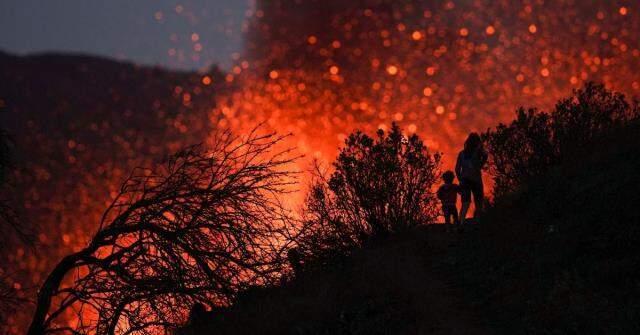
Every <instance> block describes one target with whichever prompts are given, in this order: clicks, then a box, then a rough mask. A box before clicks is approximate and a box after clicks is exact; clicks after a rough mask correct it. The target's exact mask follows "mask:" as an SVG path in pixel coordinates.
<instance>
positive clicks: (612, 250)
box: [179, 123, 640, 334]
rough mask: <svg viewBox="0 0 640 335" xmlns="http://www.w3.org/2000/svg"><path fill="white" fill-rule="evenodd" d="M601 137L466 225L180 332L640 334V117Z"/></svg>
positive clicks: (358, 256)
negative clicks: (582, 153) (582, 152)
mask: <svg viewBox="0 0 640 335" xmlns="http://www.w3.org/2000/svg"><path fill="white" fill-rule="evenodd" d="M597 143H598V144H597V145H594V146H593V147H591V148H589V150H587V153H588V154H587V155H586V156H584V157H579V158H578V159H576V160H574V161H573V163H571V164H565V165H563V166H559V167H557V168H556V169H554V170H552V172H551V173H550V174H549V175H547V176H545V177H544V178H541V179H540V180H538V182H537V183H536V184H535V186H534V187H531V188H529V189H526V190H521V192H519V193H517V194H514V195H512V196H511V197H510V198H505V199H503V200H502V202H500V203H497V204H494V205H493V206H492V207H491V208H490V209H489V211H488V213H487V214H486V216H485V217H484V218H483V220H482V221H481V222H480V224H478V225H476V226H468V227H466V229H465V231H464V233H463V234H458V233H448V232H446V231H445V230H444V229H443V227H442V226H429V227H421V228H420V229H418V230H416V231H414V232H412V233H410V234H406V235H402V236H394V237H391V238H390V239H389V240H387V241H384V242H382V243H380V244H376V245H371V246H368V247H365V248H364V249H363V250H358V251H356V252H354V254H353V255H352V256H350V257H347V258H345V259H343V260H335V261H334V262H333V263H331V264H332V265H331V266H330V267H329V268H327V269H321V270H314V271H309V272H307V273H304V274H303V275H301V276H300V277H299V278H297V279H295V280H293V281H291V282H287V283H285V284H284V285H282V286H280V287H274V288H264V289H255V290H250V291H247V292H246V293H244V294H243V295H241V296H240V297H239V298H238V300H237V302H236V303H235V304H234V305H233V306H231V307H229V308H222V309H216V310H214V311H210V312H207V313H206V314H205V315H194V316H193V318H192V320H191V323H190V324H189V325H187V327H186V328H184V329H182V330H180V331H179V333H180V334H249V333H251V334H274V333H283V334H483V333H500V334H532V333H533V334H574V333H581V334H592V333H594V334H602V333H616V334H622V333H624V334H633V333H638V332H639V331H640V322H639V321H638V320H640V312H639V311H640V303H639V302H640V289H639V288H640V279H638V278H640V243H639V242H640V225H639V224H640V213H639V212H638V211H637V210H635V208H636V203H637V199H638V197H637V190H638V187H639V186H640V174H639V173H638V171H640V156H639V155H638V154H637V148H638V147H639V146H640V125H638V124H637V123H633V124H630V125H628V126H627V127H626V128H625V129H623V130H621V131H617V132H615V133H613V134H609V135H607V136H605V137H603V138H600V139H599V140H598V141H597Z"/></svg>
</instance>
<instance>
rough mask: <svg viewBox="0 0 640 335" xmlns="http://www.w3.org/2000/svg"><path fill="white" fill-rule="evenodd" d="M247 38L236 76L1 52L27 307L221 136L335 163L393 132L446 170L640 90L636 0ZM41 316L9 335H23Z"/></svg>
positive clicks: (319, 21) (0, 99) (311, 19)
mask: <svg viewBox="0 0 640 335" xmlns="http://www.w3.org/2000/svg"><path fill="white" fill-rule="evenodd" d="M189 6H190V4H189V2H188V1H187V2H186V3H184V4H178V5H177V8H178V7H179V8H181V9H180V11H179V12H181V11H182V10H183V9H182V8H188V7H189ZM191 9H192V12H193V13H196V14H194V15H196V16H197V13H198V10H197V8H191ZM243 33H244V51H243V52H242V53H240V54H238V55H236V57H235V58H234V62H235V64H234V65H233V66H232V68H231V69H230V70H229V71H227V72H224V73H223V72H222V71H218V70H214V69H211V70H207V71H201V72H198V73H180V72H169V71H165V70H161V69H157V68H147V67H138V66H132V65H128V64H122V63H112V62H110V61H106V60H99V61H98V60H91V59H85V58H77V59H76V60H75V61H77V63H74V64H67V63H65V61H64V60H63V58H64V57H63V56H56V57H50V58H47V57H45V56H42V57H40V58H38V57H35V58H32V57H31V58H24V59H23V58H17V57H13V56H6V55H0V62H1V63H2V64H0V65H1V66H2V67H1V70H2V71H1V72H2V74H1V75H0V76H1V77H2V81H3V82H2V83H1V84H0V85H1V86H0V87H2V91H0V107H4V106H6V107H7V108H8V110H9V111H10V113H8V115H6V117H8V122H7V123H6V124H7V125H8V126H7V128H8V130H9V131H10V132H11V133H12V134H13V137H14V139H15V147H16V148H17V151H18V152H19V153H18V154H17V155H16V165H18V166H20V167H21V168H20V169H17V170H16V171H15V172H14V177H15V194H17V195H16V196H15V197H14V199H13V200H15V201H14V202H15V203H16V206H17V207H19V208H20V209H21V210H20V212H21V213H22V215H24V217H25V220H26V221H29V222H32V223H34V224H35V226H36V229H37V231H38V234H37V235H36V236H37V240H38V241H39V243H40V244H41V245H42V246H41V247H39V249H40V251H39V252H38V253H31V252H29V250H28V248H26V247H24V246H21V245H20V242H19V241H13V242H12V243H13V244H12V246H16V247H15V249H12V250H9V251H8V252H7V253H6V255H2V257H3V258H6V259H7V260H8V262H9V264H11V267H12V268H14V269H17V270H16V271H15V275H12V280H13V282H12V283H10V285H11V286H12V287H13V288H14V289H15V290H18V291H21V292H22V293H21V295H22V296H23V297H25V298H32V295H33V290H29V289H31V288H33V287H36V286H38V285H40V284H41V282H42V279H43V276H44V273H46V272H47V271H49V270H50V267H51V264H52V263H54V262H57V261H58V260H59V259H60V258H61V256H62V255H64V254H66V253H67V252H68V251H70V250H73V249H77V248H79V247H80V246H82V245H84V244H85V243H86V239H87V237H88V236H90V234H92V233H93V232H94V231H95V229H96V228H97V225H98V221H99V218H100V215H101V214H102V212H103V211H104V209H105V207H106V205H105V204H107V203H109V201H110V200H111V198H112V197H113V196H114V194H115V192H116V191H117V189H118V187H119V186H120V183H121V182H122V179H123V178H124V177H125V176H126V175H127V174H128V172H129V171H130V170H131V169H132V168H133V167H135V166H138V165H148V164H150V162H153V161H156V160H158V159H160V158H162V155H165V154H167V153H170V152H173V151H175V150H177V149H178V148H180V147H182V146H184V145H188V144H193V143H198V142H205V143H206V142H207V141H208V140H209V139H210V137H211V136H212V135H211V134H213V133H215V131H216V129H227V128H229V129H231V130H233V131H235V132H238V133H240V134H241V133H243V132H245V131H247V130H249V129H252V128H253V127H255V126H256V124H259V123H264V124H265V125H266V127H268V128H269V129H271V130H274V131H277V132H278V133H289V132H291V133H292V134H293V136H291V137H289V138H287V140H286V141H287V142H286V143H285V144H286V145H289V146H293V147H295V148H296V149H297V150H298V151H299V152H300V153H302V154H305V155H306V157H307V158H318V159H320V160H321V161H324V162H331V161H332V160H333V159H334V158H335V155H336V152H337V151H336V150H337V149H338V148H339V147H340V145H341V144H343V142H344V140H345V138H346V136H347V135H348V134H349V133H351V132H352V131H354V130H355V129H360V130H362V131H364V132H366V133H373V132H374V131H375V130H376V129H378V128H382V129H387V128H388V127H390V125H391V123H392V122H396V123H398V124H399V125H400V126H401V127H402V128H403V129H404V130H405V131H406V132H407V133H408V134H412V133H416V134H419V135H420V136H421V137H422V138H423V139H425V144H426V145H427V147H428V148H429V149H431V150H433V151H438V152H442V153H443V154H444V155H443V162H444V168H447V169H448V168H451V165H452V164H453V159H454V157H455V154H456V153H457V150H458V149H457V148H460V147H461V145H462V142H463V141H464V138H465V136H466V134H468V133H469V132H470V131H483V130H485V129H487V128H488V127H493V126H495V125H497V124H498V123H499V122H501V121H505V120H508V119H510V118H511V117H512V116H513V113H514V111H515V109H516V108H517V107H519V106H537V107H541V108H551V107H552V105H553V104H554V103H555V102H556V101H558V99H559V98H562V97H565V96H568V95H569V94H570V93H571V91H572V89H576V88H578V87H581V86H582V85H583V84H584V83H585V82H588V81H596V82H601V83H603V84H604V85H605V86H606V87H607V88H610V89H614V90H616V91H620V92H623V93H625V94H627V95H630V96H636V95H638V94H639V93H640V77H639V76H638V72H639V71H640V3H639V2H638V1H605V0H603V1H578V0H563V1H543V0H530V1H522V2H520V1H507V0H501V1H490V0H458V1H431V0H424V1H418V0H402V1H392V0H359V1H345V0H340V1H339V0H265V1H257V2H256V3H252V4H251V5H250V8H249V9H248V10H247V12H246V22H245V23H244V25H243ZM193 36H195V37H193V38H192V40H193V42H194V43H195V44H197V43H196V42H198V38H199V37H198V35H197V34H196V33H194V35H193ZM195 44H194V45H195ZM200 48H201V47H200ZM194 50H195V51H194ZM194 50H189V52H195V53H197V52H198V48H197V47H196V48H195V49H194ZM175 52H176V51H175V50H174V51H173V53H175ZM103 62H104V63H105V64H106V63H108V66H109V67H112V68H109V69H106V67H107V65H104V64H102V63H103ZM85 85H86V86H85ZM56 86H57V87H56ZM52 87H53V88H52ZM134 95H135V96H134ZM71 112H73V113H74V114H69V113H71ZM122 118H124V119H122ZM123 120H124V121H123ZM308 163H309V160H308V159H306V160H302V161H301V162H300V164H301V168H302V169H304V168H306V167H307V165H308ZM23 291H24V292H23ZM28 312H29V309H27V310H26V311H25V312H20V313H17V314H16V315H13V316H11V317H10V318H9V320H8V321H9V323H10V324H11V326H10V327H9V328H8V331H9V332H11V333H16V334H17V333H21V332H23V330H24V324H25V322H26V321H25V320H27V319H28V317H29V315H28V314H29V313H28Z"/></svg>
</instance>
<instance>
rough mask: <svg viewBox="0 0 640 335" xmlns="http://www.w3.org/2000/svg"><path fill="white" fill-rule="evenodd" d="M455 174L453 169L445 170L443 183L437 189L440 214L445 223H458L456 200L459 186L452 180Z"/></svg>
mask: <svg viewBox="0 0 640 335" xmlns="http://www.w3.org/2000/svg"><path fill="white" fill-rule="evenodd" d="M454 178H455V176H454V175H453V171H447V172H445V173H443V174H442V180H443V181H444V184H442V186H440V188H439V189H438V192H437V195H438V199H440V201H441V202H442V214H443V215H444V223H445V224H446V225H447V230H448V229H449V228H448V227H449V226H448V225H450V224H452V223H453V224H455V225H458V224H460V221H459V220H458V208H457V207H456V202H457V201H458V193H460V186H459V185H458V184H455V183H454V182H453V179H454Z"/></svg>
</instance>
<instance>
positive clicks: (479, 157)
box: [456, 133, 487, 224]
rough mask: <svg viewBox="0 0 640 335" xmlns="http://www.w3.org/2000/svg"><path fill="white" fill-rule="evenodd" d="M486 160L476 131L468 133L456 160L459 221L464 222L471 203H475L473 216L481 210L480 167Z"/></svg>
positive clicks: (482, 199)
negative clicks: (460, 202) (459, 194)
mask: <svg viewBox="0 0 640 335" xmlns="http://www.w3.org/2000/svg"><path fill="white" fill-rule="evenodd" d="M486 162H487V152H486V151H485V150H484V148H483V146H482V140H481V139H480V136H479V135H478V134H477V133H471V134H469V137H467V140H466V141H465V142H464V149H462V151H460V153H459V154H458V159H457V161H456V176H457V177H458V180H459V181H460V189H461V198H462V207H461V208H460V223H461V224H464V223H465V219H466V216H467V211H468V210H469V206H470V204H471V195H472V194H473V203H474V204H475V208H476V209H475V211H474V213H473V215H474V217H476V216H478V214H479V213H481V212H482V206H483V203H484V185H483V184H482V168H483V167H484V165H485V164H486Z"/></svg>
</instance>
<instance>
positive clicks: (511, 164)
mask: <svg viewBox="0 0 640 335" xmlns="http://www.w3.org/2000/svg"><path fill="white" fill-rule="evenodd" d="M639 117H640V110H639V109H638V104H637V103H630V102H628V101H627V100H626V99H625V98H624V97H623V96H622V95H620V94H616V93H612V92H610V91H607V90H605V89H604V88H603V87H602V86H599V85H594V84H589V85H587V86H586V87H585V88H584V89H582V90H579V91H577V92H576V93H575V94H574V95H573V96H572V97H570V98H568V99H565V100H562V101H560V102H559V103H558V104H557V105H556V108H555V109H554V110H553V111H552V112H551V113H549V114H545V113H541V112H536V111H529V112H524V111H519V112H518V117H517V119H516V120H515V121H514V122H512V123H511V124H509V125H504V126H499V127H498V128H497V129H496V130H494V131H490V132H488V133H487V134H485V135H486V140H487V143H488V147H489V148H490V150H489V151H490V152H491V153H492V157H493V159H494V162H493V163H494V164H493V165H492V168H493V169H494V170H493V171H494V178H495V180H496V183H497V185H499V186H500V187H499V188H498V189H497V190H496V191H498V192H497V194H496V199H495V203H494V204H493V207H492V208H491V209H490V210H489V212H488V214H487V216H486V217H485V218H484V221H485V224H484V225H483V226H482V227H481V229H479V230H478V232H477V233H474V234H470V235H468V236H465V238H464V243H463V244H464V245H465V246H464V247H463V248H460V249H459V250H456V252H455V260H456V261H457V262H458V263H456V266H455V267H452V268H451V271H452V274H453V275H454V276H457V277H458V278H459V279H460V280H461V281H462V283H464V286H465V287H466V288H467V293H468V296H469V298H470V299H471V300H473V301H474V302H475V305H474V306H475V308H477V309H478V310H481V311H483V312H484V318H486V319H488V320H492V321H494V323H495V324H494V326H495V329H496V330H498V331H500V332H503V333H514V332H517V333H540V334H578V333H582V334H584V333H589V334H603V333H609V334H633V333H638V331H640V322H639V321H638V320H640V312H639V311H640V303H639V302H640V299H639V298H640V285H639V284H640V282H639V280H638V278H640V272H639V269H640V267H639V265H640V226H639V223H640V214H639V213H638V211H637V210H636V208H637V200H638V196H637V190H638V187H639V186H640V173H638V171H640V156H639V155H638V147H640V122H639V121H640V120H639Z"/></svg>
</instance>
